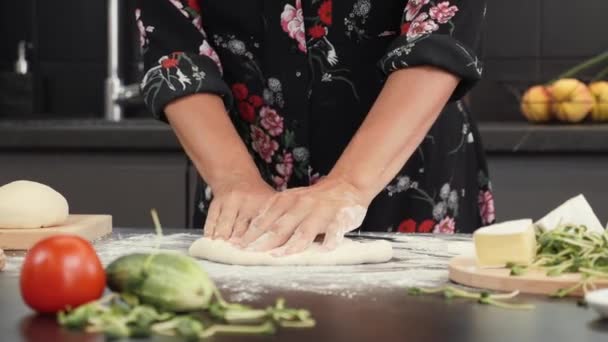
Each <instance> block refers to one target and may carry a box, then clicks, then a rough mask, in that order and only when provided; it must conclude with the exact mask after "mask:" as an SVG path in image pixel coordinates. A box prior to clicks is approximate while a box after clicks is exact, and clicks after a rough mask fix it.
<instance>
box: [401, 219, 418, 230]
mask: <svg viewBox="0 0 608 342" xmlns="http://www.w3.org/2000/svg"><path fill="white" fill-rule="evenodd" d="M397 231H398V232H399V233H415V232H416V221H414V220H412V219H407V220H403V222H401V224H399V228H397Z"/></svg>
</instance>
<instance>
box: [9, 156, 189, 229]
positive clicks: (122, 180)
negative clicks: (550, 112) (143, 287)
mask: <svg viewBox="0 0 608 342" xmlns="http://www.w3.org/2000/svg"><path fill="white" fill-rule="evenodd" d="M186 164H187V162H186V157H185V155H184V154H183V153H181V152H154V153H149V152H147V153H119V152H112V153H109V152H87V151H85V150H83V151H72V152H65V151H53V152H50V151H45V152H12V153H6V152H3V153H1V154H0V183H2V184H4V183H8V182H10V181H14V180H18V179H27V180H32V181H38V182H41V183H44V184H47V185H49V186H51V187H53V188H55V189H56V190H57V191H59V192H60V193H62V194H63V195H64V196H65V197H66V198H67V200H68V202H69V205H70V212H72V213H90V214H93V213H94V214H111V215H112V216H113V221H114V226H121V227H149V226H151V225H152V221H151V217H150V209H151V208H156V209H157V210H158V213H159V216H160V220H161V223H162V225H163V227H167V228H171V227H185V226H186V224H187V223H188V222H187V217H186V203H187V202H188V200H187V194H188V191H187V189H186V183H187V177H186V175H187V165H186Z"/></svg>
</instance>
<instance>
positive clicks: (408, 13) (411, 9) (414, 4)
mask: <svg viewBox="0 0 608 342" xmlns="http://www.w3.org/2000/svg"><path fill="white" fill-rule="evenodd" d="M429 1H430V0H410V1H408V2H407V5H406V6H405V20H407V21H412V20H413V19H414V18H415V17H416V16H417V15H418V13H419V12H420V10H421V9H422V7H424V5H426V4H428V3H429Z"/></svg>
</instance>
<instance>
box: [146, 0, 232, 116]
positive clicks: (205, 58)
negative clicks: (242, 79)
mask: <svg viewBox="0 0 608 342" xmlns="http://www.w3.org/2000/svg"><path fill="white" fill-rule="evenodd" d="M135 17H136V23H137V27H138V30H139V38H140V45H141V48H142V53H143V61H144V68H145V74H144V76H143V79H142V81H141V93H142V97H143V99H144V102H145V104H146V106H147V107H148V108H149V110H150V111H151V112H152V114H153V115H154V117H156V118H157V119H159V120H162V121H166V120H167V118H166V116H165V113H164V110H165V106H166V105H167V104H169V103H170V102H172V101H174V100H176V99H179V98H182V97H185V96H188V95H192V94H197V93H211V94H216V95H218V96H220V97H221V98H222V99H223V101H224V104H225V106H226V108H227V109H230V107H231V106H232V94H231V92H230V88H229V87H228V86H227V85H226V83H225V82H224V80H223V79H222V64H221V61H220V59H219V57H218V55H217V53H216V52H215V50H214V49H213V47H212V46H211V45H210V44H209V42H208V41H207V37H206V34H205V31H204V29H203V25H202V23H201V16H200V7H199V5H198V0H183V1H182V0H140V1H138V5H137V9H136V10H135Z"/></svg>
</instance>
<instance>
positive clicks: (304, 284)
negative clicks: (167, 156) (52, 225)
mask: <svg viewBox="0 0 608 342" xmlns="http://www.w3.org/2000/svg"><path fill="white" fill-rule="evenodd" d="M135 232H136V230H129V233H126V234H125V233H121V232H120V231H119V232H118V233H116V232H115V233H114V235H113V236H112V237H111V238H104V239H102V240H100V241H97V242H96V243H95V248H96V250H97V252H98V254H99V257H100V258H101V260H102V263H103V264H104V266H105V265H107V264H108V263H110V262H111V261H112V260H114V259H116V258H118V257H120V256H122V255H125V254H130V253H135V252H152V251H154V250H155V249H156V247H157V245H158V244H159V243H160V248H161V249H165V250H176V251H180V252H182V253H184V254H186V253H187V250H188V247H189V246H190V244H191V243H192V242H193V241H194V240H196V239H197V238H199V237H200V234H195V233H176V234H167V235H165V236H163V237H162V238H161V239H160V241H159V239H157V237H156V236H155V235H154V234H147V233H146V234H141V233H140V234H137V233H135ZM366 237H368V238H386V239H390V240H391V241H392V243H393V249H394V256H393V259H392V260H391V261H389V262H387V263H381V264H365V265H352V266H236V265H225V264H219V263H214V262H210V261H205V260H200V263H201V265H202V266H203V267H204V268H205V270H206V271H207V272H208V273H209V274H210V276H211V277H212V278H213V279H214V281H215V282H216V284H217V285H218V286H219V288H220V289H221V290H222V292H225V293H226V294H227V296H228V299H230V300H232V301H239V302H249V301H254V300H256V298H258V297H259V296H260V295H262V294H265V293H268V292H269V291H273V292H276V291H307V292H314V293H320V294H328V295H339V296H342V297H345V298H354V297H356V296H359V295H365V294H366V293H368V292H369V291H370V290H377V289H390V288H404V289H405V288H406V287H409V286H438V285H441V284H443V283H445V282H446V281H447V280H448V272H447V262H448V260H449V258H451V257H452V256H455V255H458V254H462V253H465V252H468V251H470V250H471V245H472V243H471V241H470V238H469V237H466V236H448V235H416V236H414V235H401V234H390V233H375V234H372V233H362V234H361V235H360V238H366ZM7 254H8V258H7V266H6V270H5V271H4V273H6V274H7V275H14V276H17V275H18V274H19V268H20V267H21V264H22V263H23V253H11V252H9V253H7Z"/></svg>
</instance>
